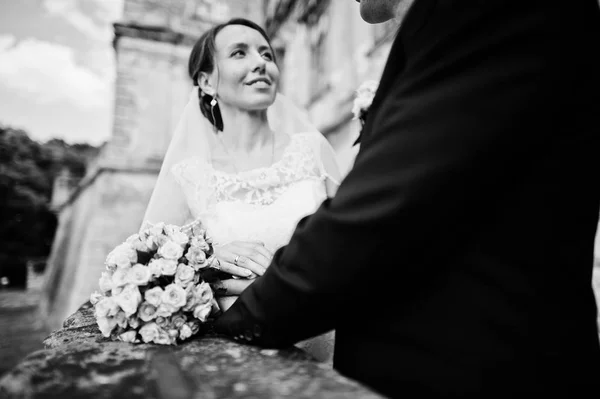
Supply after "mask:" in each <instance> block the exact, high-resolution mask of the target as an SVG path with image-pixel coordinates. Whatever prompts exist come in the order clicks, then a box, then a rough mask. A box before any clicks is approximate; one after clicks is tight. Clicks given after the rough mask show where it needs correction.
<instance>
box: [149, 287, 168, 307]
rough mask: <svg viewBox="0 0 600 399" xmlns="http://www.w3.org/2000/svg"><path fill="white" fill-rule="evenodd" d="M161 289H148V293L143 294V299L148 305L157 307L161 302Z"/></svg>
mask: <svg viewBox="0 0 600 399" xmlns="http://www.w3.org/2000/svg"><path fill="white" fill-rule="evenodd" d="M163 292H164V291H163V289H162V288H160V287H154V288H150V289H149V290H148V291H146V292H145V293H144V299H145V300H146V302H148V303H149V304H150V305H152V306H154V307H158V306H159V305H160V303H161V301H162V294H163Z"/></svg>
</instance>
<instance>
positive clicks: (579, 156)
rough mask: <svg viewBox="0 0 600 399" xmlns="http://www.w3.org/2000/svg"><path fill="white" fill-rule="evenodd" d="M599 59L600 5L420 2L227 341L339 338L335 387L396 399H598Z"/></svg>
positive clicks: (369, 8)
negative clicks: (332, 191)
mask: <svg viewBox="0 0 600 399" xmlns="http://www.w3.org/2000/svg"><path fill="white" fill-rule="evenodd" d="M360 3H361V4H360V9H361V15H362V17H363V19H365V20H366V21H367V22H370V23H378V22H383V21H385V20H387V19H390V18H392V17H394V16H395V13H396V12H397V10H398V9H399V7H402V6H403V4H402V3H403V1H401V0H361V1H360ZM599 49H600V11H599V9H598V2H597V0H579V1H577V2H564V1H555V0H543V1H539V0H530V1H520V2H511V1H503V0H485V1H480V0H460V1H459V0H443V1H442V0H437V1H436V0H415V2H414V4H413V5H412V6H411V8H410V9H409V11H408V13H407V14H406V15H405V18H404V19H403V21H402V23H401V27H400V30H399V33H398V36H397V38H396V39H395V41H394V43H393V46H392V49H391V52H390V55H389V59H388V62H387V65H386V67H385V69H384V72H383V76H382V78H381V82H380V85H379V87H380V89H379V91H378V92H377V94H376V96H375V99H374V101H373V104H372V107H371V110H370V112H369V116H368V119H367V121H366V124H365V127H364V131H363V134H362V138H361V149H360V152H359V154H358V155H357V158H356V162H355V165H354V168H353V169H352V170H351V171H350V173H349V174H348V175H347V177H346V179H345V180H344V181H343V183H342V184H341V186H340V188H339V190H338V193H337V195H336V196H335V197H334V198H333V199H332V200H328V201H325V202H324V203H323V204H322V206H321V207H320V208H319V209H318V210H317V212H316V213H314V214H313V215H312V216H309V217H307V218H305V219H303V220H302V221H301V222H300V223H299V224H298V226H297V229H296V231H295V233H294V236H293V237H292V239H291V241H290V243H289V245H287V246H286V247H284V248H282V249H281V250H279V251H278V252H277V253H276V255H275V257H274V259H273V262H272V264H271V266H270V268H269V269H268V270H267V272H266V273H265V274H264V275H263V276H262V277H260V278H258V279H257V280H256V281H255V283H254V284H252V285H251V286H250V287H249V288H248V289H246V290H245V291H244V292H243V294H242V295H241V296H240V298H239V299H238V301H237V302H236V303H235V304H234V305H233V306H232V307H231V308H230V309H229V310H228V311H226V312H225V313H224V314H223V315H222V316H221V317H220V318H219V320H217V324H216V328H217V331H219V332H222V333H224V334H227V335H229V336H231V337H233V338H235V339H237V340H239V341H240V342H247V343H250V344H255V345H260V346H265V347H275V348H279V347H286V346H289V345H291V344H293V343H295V342H297V341H300V340H303V339H306V338H309V337H311V336H315V335H318V334H321V333H323V332H325V331H328V330H331V329H335V330H336V347H335V355H334V367H335V368H336V369H337V370H338V371H339V372H341V373H342V374H344V375H346V376H348V377H351V378H353V379H356V380H358V381H360V382H362V383H364V384H366V385H368V386H370V387H372V388H373V389H375V390H376V391H379V392H380V393H382V394H384V395H389V396H393V397H396V396H397V397H400V396H402V395H405V394H406V395H410V394H413V395H415V394H417V395H419V396H425V397H427V396H430V395H437V396H461V397H465V396H469V395H473V396H475V397H482V398H487V397H500V396H502V397H507V396H506V395H514V394H520V393H534V394H538V396H540V397H541V395H543V394H549V393H558V394H569V396H570V397H577V395H578V393H579V392H583V391H586V390H587V389H588V388H592V389H593V385H594V384H596V382H597V381H598V380H600V348H599V344H598V331H597V326H596V306H595V301H594V294H593V291H592V288H591V273H592V263H593V249H594V236H595V232H596V225H597V220H598V218H597V216H598V208H599V201H600V181H599V179H600V171H599V164H600V160H599V159H598V151H599V149H600V118H599V117H598V112H600V100H599V96H600V81H599V76H598V75H600V64H599V63H598V61H597V60H598V58H599V57H597V54H594V53H597V52H598V51H599ZM592 392H598V391H597V390H596V391H592ZM406 397H412V396H406Z"/></svg>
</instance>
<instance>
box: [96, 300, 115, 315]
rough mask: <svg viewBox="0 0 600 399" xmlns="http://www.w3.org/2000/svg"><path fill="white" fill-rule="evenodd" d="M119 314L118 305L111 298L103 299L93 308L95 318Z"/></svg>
mask: <svg viewBox="0 0 600 399" xmlns="http://www.w3.org/2000/svg"><path fill="white" fill-rule="evenodd" d="M118 312H119V305H118V304H117V302H116V301H115V299H114V298H112V297H104V298H102V299H101V300H100V301H98V303H96V306H95V308H94V313H95V314H96V318H100V317H107V316H109V317H113V316H115V315H116V314H117V313H118Z"/></svg>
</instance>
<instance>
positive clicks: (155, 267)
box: [148, 259, 164, 277]
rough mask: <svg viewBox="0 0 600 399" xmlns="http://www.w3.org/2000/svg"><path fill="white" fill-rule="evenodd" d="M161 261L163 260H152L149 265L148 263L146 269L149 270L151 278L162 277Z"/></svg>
mask: <svg viewBox="0 0 600 399" xmlns="http://www.w3.org/2000/svg"><path fill="white" fill-rule="evenodd" d="M161 260H164V259H152V260H151V261H150V263H148V269H150V273H152V276H153V277H160V276H162V266H161V262H160V261H161Z"/></svg>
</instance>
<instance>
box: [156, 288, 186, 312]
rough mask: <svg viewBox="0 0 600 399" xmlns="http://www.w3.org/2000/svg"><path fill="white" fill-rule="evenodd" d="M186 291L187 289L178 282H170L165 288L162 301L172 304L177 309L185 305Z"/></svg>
mask: <svg viewBox="0 0 600 399" xmlns="http://www.w3.org/2000/svg"><path fill="white" fill-rule="evenodd" d="M185 302H186V293H185V290H184V289H183V288H182V287H180V286H179V285H177V284H169V285H167V287H166V288H165V292H163V295H162V303H163V304H167V305H171V306H173V307H175V308H177V309H179V308H181V307H182V306H183V305H185Z"/></svg>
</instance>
